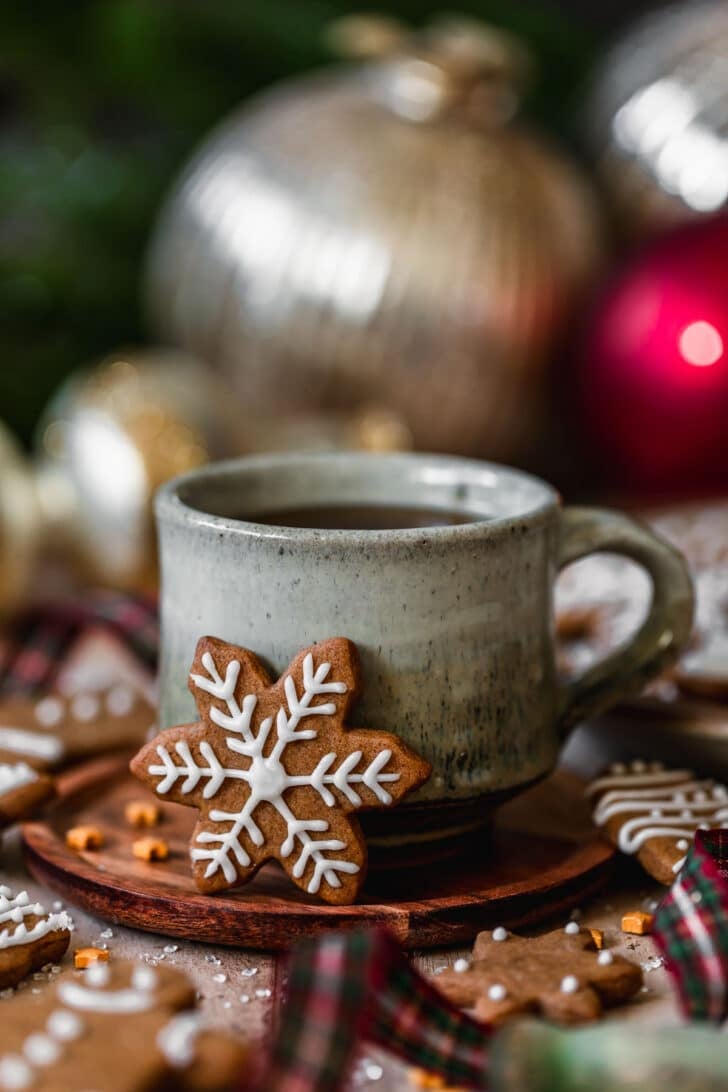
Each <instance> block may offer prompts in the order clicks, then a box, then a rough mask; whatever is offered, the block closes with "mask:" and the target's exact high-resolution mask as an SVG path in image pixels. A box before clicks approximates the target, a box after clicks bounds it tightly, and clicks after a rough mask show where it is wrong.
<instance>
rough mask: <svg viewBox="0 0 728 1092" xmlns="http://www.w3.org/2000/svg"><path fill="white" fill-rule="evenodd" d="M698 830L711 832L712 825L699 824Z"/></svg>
mask: <svg viewBox="0 0 728 1092" xmlns="http://www.w3.org/2000/svg"><path fill="white" fill-rule="evenodd" d="M698 830H710V823H699V824H698Z"/></svg>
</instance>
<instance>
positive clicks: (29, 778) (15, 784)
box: [0, 762, 38, 796]
mask: <svg viewBox="0 0 728 1092" xmlns="http://www.w3.org/2000/svg"><path fill="white" fill-rule="evenodd" d="M37 780H38V774H37V773H36V772H35V770H33V769H31V767H30V766H29V765H28V764H27V762H15V763H9V762H0V796H5V795H6V793H9V792H15V791H16V790H17V789H22V788H25V786H26V785H32V784H33V782H34V781H37Z"/></svg>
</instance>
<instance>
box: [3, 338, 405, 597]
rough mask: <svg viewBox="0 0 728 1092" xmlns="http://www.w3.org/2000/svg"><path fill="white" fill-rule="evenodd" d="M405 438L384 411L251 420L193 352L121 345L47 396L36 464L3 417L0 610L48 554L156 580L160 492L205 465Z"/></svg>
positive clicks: (125, 582)
mask: <svg viewBox="0 0 728 1092" xmlns="http://www.w3.org/2000/svg"><path fill="white" fill-rule="evenodd" d="M409 446H411V440H410V436H409V433H408V431H407V429H406V426H405V425H404V424H403V422H402V421H401V420H400V419H399V418H398V417H397V415H396V414H393V413H392V412H390V411H388V410H383V409H381V408H378V407H365V408H364V409H363V410H362V411H361V412H360V413H357V414H348V415H345V414H340V415H334V414H327V415H323V414H320V415H317V416H314V417H306V418H296V419H285V418H280V419H278V418H276V419H270V420H268V419H265V418H254V417H251V416H250V415H249V414H248V413H247V411H246V407H245V404H244V403H243V401H242V400H241V399H239V398H237V397H233V398H231V397H230V392H229V390H228V387H227V385H226V384H225V383H224V382H222V381H221V380H220V379H218V378H217V377H216V376H215V375H214V374H211V373H210V369H209V367H208V366H206V365H205V364H202V363H201V362H200V361H198V360H196V359H194V358H193V357H190V356H188V355H186V354H184V353H181V352H178V351H176V350H174V351H173V350H164V349H145V350H136V351H134V352H120V353H115V354H113V355H111V356H109V357H108V358H107V359H106V360H103V361H102V362H101V363H100V364H98V365H97V366H96V367H95V368H93V369H92V370H91V371H88V372H79V373H77V374H75V375H74V376H72V377H71V378H70V379H69V380H68V381H67V382H66V383H65V384H64V385H63V386H62V387H61V389H60V390H59V392H58V393H57V394H56V395H55V397H54V398H53V399H52V400H51V402H50V404H49V406H48V407H47V409H46V411H45V413H44V415H43V418H42V420H41V423H40V425H39V428H38V443H37V451H36V456H35V460H34V461H33V462H31V461H30V460H29V459H27V458H26V457H25V456H24V454H23V453H22V452H21V450H20V448H19V447H18V445H17V444H16V443H15V441H14V439H13V438H12V436H11V435H10V433H9V432H7V430H5V429H4V427H3V426H2V425H1V424H0V612H5V611H8V610H11V609H12V608H14V607H16V606H19V605H20V604H22V602H23V601H24V600H26V599H27V598H28V597H29V595H30V592H31V589H35V588H36V587H37V581H36V575H37V571H38V567H39V565H40V564H41V562H42V561H47V560H48V555H52V557H53V559H54V561H56V562H57V561H59V560H60V561H63V562H64V563H65V565H66V567H67V568H68V567H69V563H70V568H71V571H72V572H73V574H74V576H75V577H76V578H78V577H82V578H84V579H86V580H93V581H95V582H100V583H102V584H105V585H108V586H113V587H120V588H130V587H134V588H140V587H147V586H149V585H153V584H154V583H155V582H156V577H157V569H156V550H155V542H154V525H153V518H152V500H153V497H154V493H155V492H156V490H157V488H158V486H160V485H161V484H162V483H163V482H165V481H167V480H168V479H169V478H171V477H174V476H175V475H177V474H181V473H183V472H184V471H185V470H190V469H192V468H193V467H195V466H199V465H200V464H201V463H203V462H206V461H208V460H211V459H219V458H224V457H227V456H233V455H240V454H247V453H254V452H256V451H281V450H291V449H293V448H306V449H308V450H311V449H323V448H326V449H328V450H333V449H337V450H340V449H344V448H349V449H359V450H371V451H392V450H401V449H403V448H407V447H409ZM46 567H47V566H46ZM41 590H42V589H41Z"/></svg>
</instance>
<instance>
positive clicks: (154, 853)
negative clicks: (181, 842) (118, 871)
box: [132, 838, 169, 861]
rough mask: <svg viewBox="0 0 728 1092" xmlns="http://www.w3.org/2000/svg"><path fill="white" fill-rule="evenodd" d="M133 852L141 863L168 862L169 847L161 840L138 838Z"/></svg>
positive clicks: (133, 846)
mask: <svg viewBox="0 0 728 1092" xmlns="http://www.w3.org/2000/svg"><path fill="white" fill-rule="evenodd" d="M132 852H133V854H134V856H135V857H138V858H139V860H140V861H166V860H167V857H169V846H168V845H167V843H166V842H165V841H163V840H162V839H161V838H137V840H136V842H134V844H133V845H132Z"/></svg>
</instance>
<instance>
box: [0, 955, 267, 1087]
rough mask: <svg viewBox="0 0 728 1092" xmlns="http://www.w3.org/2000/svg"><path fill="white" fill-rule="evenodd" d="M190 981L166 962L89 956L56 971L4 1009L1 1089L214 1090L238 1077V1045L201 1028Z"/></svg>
mask: <svg viewBox="0 0 728 1092" xmlns="http://www.w3.org/2000/svg"><path fill="white" fill-rule="evenodd" d="M193 1004H194V989H193V987H192V985H191V983H190V982H189V981H188V980H187V978H186V977H185V975H183V974H182V973H181V972H179V971H177V970H174V969H173V968H171V967H162V966H159V967H150V966H148V965H146V964H134V963H116V964H111V965H109V964H104V963H98V964H95V965H94V966H92V967H90V968H89V969H88V970H86V971H84V972H74V971H68V972H66V973H64V974H60V975H59V976H58V978H57V979H56V980H55V981H54V982H53V984H52V985H51V986H49V987H48V988H47V989H46V991H45V992H44V993H43V995H42V996H41V997H32V996H28V994H27V993H26V994H23V995H21V996H20V997H17V998H14V999H13V1000H12V1003H11V1004H9V1006H8V1008H7V1009H6V1010H2V1011H3V1033H2V1038H1V1039H0V1092H6V1090H7V1092H10V1090H11V1089H29V1090H32V1092H68V1090H69V1089H80V1088H84V1089H86V1088H88V1089H94V1092H106V1090H109V1092H112V1090H113V1092H148V1090H152V1089H160V1090H161V1089H163V1088H164V1089H167V1088H176V1089H177V1088H179V1089H188V1090H193V1089H200V1090H203V1089H204V1090H206V1092H222V1090H223V1089H228V1088H231V1087H232V1086H233V1084H234V1083H235V1082H236V1081H238V1082H239V1081H240V1078H241V1074H242V1070H243V1066H244V1063H245V1056H246V1051H245V1048H244V1047H243V1046H242V1045H241V1044H238V1043H237V1042H235V1041H234V1040H233V1039H231V1038H230V1037H228V1036H226V1035H222V1034H218V1033H215V1032H209V1031H206V1030H205V1029H204V1028H203V1027H202V1025H201V1022H200V1018H199V1016H198V1015H197V1014H196V1013H195V1012H190V1011H183V1010H188V1009H190V1008H191V1007H192V1005H193Z"/></svg>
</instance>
